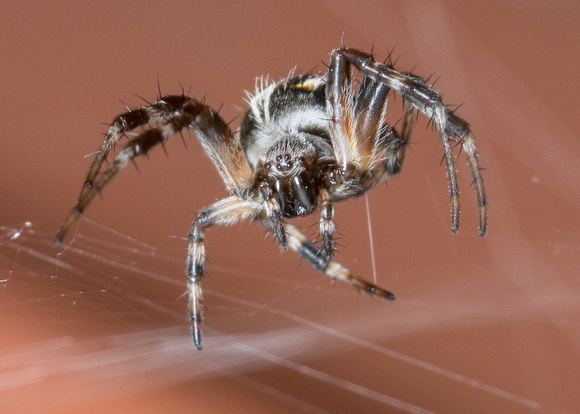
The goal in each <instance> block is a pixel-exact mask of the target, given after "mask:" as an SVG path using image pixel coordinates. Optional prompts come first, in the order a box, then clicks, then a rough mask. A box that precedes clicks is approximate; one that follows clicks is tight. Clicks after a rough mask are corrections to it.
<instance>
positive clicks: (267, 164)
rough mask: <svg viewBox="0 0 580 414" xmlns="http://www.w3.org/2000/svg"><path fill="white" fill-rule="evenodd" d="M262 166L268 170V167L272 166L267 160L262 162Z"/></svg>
mask: <svg viewBox="0 0 580 414" xmlns="http://www.w3.org/2000/svg"><path fill="white" fill-rule="evenodd" d="M264 167H265V168H266V169H267V170H269V169H270V168H272V164H270V163H269V162H267V163H266V164H264Z"/></svg>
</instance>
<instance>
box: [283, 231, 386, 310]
mask: <svg viewBox="0 0 580 414" xmlns="http://www.w3.org/2000/svg"><path fill="white" fill-rule="evenodd" d="M285 229H286V237H287V239H288V246H289V247H290V248H291V249H292V250H294V251H295V252H296V253H298V254H299V255H300V256H301V257H302V258H304V259H305V260H306V261H307V262H308V263H309V264H310V266H312V267H313V268H314V269H316V270H318V271H320V272H324V273H325V274H326V275H327V276H329V277H330V278H332V279H334V280H336V279H338V280H340V281H342V282H345V283H347V284H349V285H351V286H352V287H354V288H355V289H357V290H361V291H363V292H365V293H368V294H370V295H374V296H378V297H381V298H384V299H388V300H395V295H394V294H393V293H391V292H389V291H388V290H385V289H383V288H381V287H379V286H377V285H375V284H373V283H371V282H369V281H368V280H366V279H364V278H362V277H360V276H358V275H355V274H354V273H352V272H351V271H350V270H348V269H347V268H345V267H344V266H343V265H341V264H340V263H337V262H335V261H333V260H327V259H326V258H324V257H323V255H322V253H321V251H320V250H319V249H318V247H317V246H316V245H315V244H314V243H312V242H310V241H309V240H308V238H307V237H306V236H305V235H304V234H302V233H301V232H300V231H299V230H298V229H297V228H296V227H295V226H293V225H292V224H286V225H285Z"/></svg>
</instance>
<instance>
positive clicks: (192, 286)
mask: <svg viewBox="0 0 580 414" xmlns="http://www.w3.org/2000/svg"><path fill="white" fill-rule="evenodd" d="M187 295H188V297H189V310H188V313H189V321H190V326H191V334H192V337H193V344H194V345H195V347H196V348H197V349H198V350H200V351H201V349H202V347H201V328H202V326H203V317H202V314H201V311H202V308H203V295H202V291H201V281H200V280H195V281H192V282H188V284H187Z"/></svg>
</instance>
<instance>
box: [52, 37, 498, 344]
mask: <svg viewBox="0 0 580 414" xmlns="http://www.w3.org/2000/svg"><path fill="white" fill-rule="evenodd" d="M352 67H355V68H356V69H357V70H358V71H360V72H361V73H362V79H361V81H360V84H359V86H358V88H356V87H355V86H353V80H352V73H351V70H352ZM391 93H395V94H398V95H400V96H401V97H402V98H403V102H404V104H405V113H404V116H403V120H402V122H401V125H400V127H399V128H398V131H397V130H395V128H393V127H392V126H391V125H389V124H388V123H387V121H386V119H385V117H386V114H387V98H388V96H389V94H391ZM249 103H250V109H249V110H248V112H247V113H246V116H245V117H244V120H243V122H242V126H241V129H240V131H239V133H232V131H231V130H230V128H229V127H228V125H227V124H226V123H225V122H224V120H223V119H222V118H221V117H220V116H219V115H218V114H217V113H216V112H214V111H213V110H212V108H211V107H209V106H207V105H206V104H205V103H204V102H200V101H198V100H196V99H195V98H193V97H190V96H187V95H186V94H181V95H172V96H159V97H158V99H157V101H156V102H154V103H152V104H148V105H147V106H145V107H141V108H138V109H134V110H129V111H128V112H126V113H123V114H121V115H119V116H117V117H116V118H115V119H114V120H113V122H112V124H111V127H110V128H109V131H108V133H107V135H106V137H105V141H104V142H103V144H102V146H101V148H100V150H99V151H98V153H97V156H96V159H95V161H94V162H93V165H92V167H91V168H90V170H89V173H88V174H87V178H86V180H85V183H84V186H83V188H82V190H81V194H80V196H79V198H78V200H77V203H76V205H75V207H74V209H73V212H72V213H71V214H70V215H69V216H68V217H67V219H66V220H65V222H64V223H63V224H62V226H61V228H60V230H59V232H58V234H57V237H56V243H57V244H58V243H60V242H61V241H62V239H63V237H64V236H65V234H66V233H67V232H68V231H69V230H70V228H71V226H72V224H73V223H74V221H75V220H76V219H77V218H78V217H80V216H81V215H82V214H83V212H84V210H85V208H86V207H87V205H88V204H89V203H90V201H91V200H92V199H93V197H94V196H95V195H96V194H98V193H99V191H101V189H102V188H103V187H104V186H105V185H106V184H107V183H108V182H109V180H110V179H111V178H112V177H113V176H115V174H116V173H117V172H119V171H120V170H121V169H122V168H123V167H125V165H127V163H128V162H129V161H131V160H133V159H134V158H135V157H137V156H140V155H144V154H146V153H147V152H148V151H149V150H150V149H152V148H153V147H154V146H156V145H157V144H163V143H164V142H165V141H167V140H168V139H169V138H170V137H171V136H173V135H174V134H176V133H181V131H182V130H183V129H190V130H192V131H193V132H194V133H195V134H196V135H197V137H198V138H199V140H200V142H201V145H202V147H203V149H204V151H205V152H206V153H207V154H208V155H209V157H210V158H211V160H212V161H213V163H214V164H215V166H216V167H217V169H218V172H219V173H220V175H221V177H222V179H223V180H224V183H225V185H226V187H227V188H228V190H229V191H230V192H231V195H230V196H229V197H227V198H224V199H222V200H219V201H217V202H215V203H213V204H212V205H210V206H208V207H206V208H204V209H202V210H201V211H200V212H199V214H198V216H197V218H196V219H195V221H194V222H193V224H192V225H191V228H190V230H189V233H188V240H189V249H188V255H187V270H186V272H187V286H188V287H187V293H188V296H189V308H190V313H189V315H190V320H191V324H192V332H193V340H194V343H195V346H196V347H197V348H198V349H201V326H202V307H203V306H202V305H203V302H202V289H201V280H202V278H203V276H204V274H205V229H206V228H208V227H210V226H212V225H214V224H233V223H235V222H237V221H240V220H242V219H251V220H255V221H257V222H259V223H260V224H261V225H263V226H264V227H265V228H266V229H267V230H268V232H270V233H271V234H272V235H273V236H274V237H275V239H276V240H277V241H278V243H279V244H280V246H281V247H282V248H286V247H290V248H291V249H293V250H295V251H296V252H297V253H298V254H299V255H300V256H301V257H303V258H304V259H305V260H306V261H308V263H310V265H311V266H312V267H314V268H315V269H316V270H319V271H321V272H324V273H326V274H327V275H328V276H330V277H331V278H333V279H338V280H341V281H343V282H346V283H348V284H350V285H351V286H353V287H355V288H357V289H360V290H363V291H365V292H367V293H369V294H372V295H376V296H379V297H382V298H386V299H390V300H392V299H394V298H395V296H394V295H393V294H392V293H391V292H389V291H387V290H385V289H382V288H380V287H378V286H376V285H374V284H372V283H370V282H368V281H367V280H365V279H363V278H362V277H360V276H357V275H355V274H353V273H351V272H350V271H349V270H348V269H346V268H345V267H343V266H342V265H340V264H339V263H337V262H335V261H334V260H333V257H334V253H335V242H334V222H333V216H334V203H336V202H339V201H343V200H346V199H349V198H352V197H358V196H361V195H362V194H364V193H365V192H367V191H368V190H370V189H371V188H372V187H373V186H374V185H375V184H377V183H379V182H383V181H386V180H388V179H389V178H390V177H391V176H392V175H395V174H398V173H399V172H400V170H401V166H402V162H403V156H404V152H405V147H406V144H407V143H408V140H409V136H410V134H411V130H412V129H413V126H414V124H415V119H416V115H417V112H422V113H424V114H425V115H426V116H428V117H429V118H431V120H432V122H433V124H434V126H435V128H436V129H437V132H438V134H439V138H440V141H441V146H442V149H443V159H444V161H445V166H446V171H447V177H448V180H449V193H450V196H451V230H452V232H456V231H457V229H458V227H459V190H458V187H457V170H456V167H455V157H454V155H453V152H452V145H451V143H450V141H454V142H456V143H458V144H460V145H461V147H462V148H463V149H464V152H465V154H466V157H467V162H468V165H469V167H470V169H471V173H472V176H473V186H474V188H475V192H476V195H477V200H478V206H479V232H480V235H481V236H483V235H484V234H485V233H486V227H487V203H486V196H485V187H484V182H483V177H482V174H481V168H480V167H479V160H478V154H477V151H476V148H475V140H474V138H473V134H472V133H471V130H470V128H469V125H468V124H467V122H465V121H464V120H462V119H461V118H459V117H458V116H456V115H455V114H454V113H453V111H450V110H449V109H448V108H447V107H446V106H445V105H444V103H443V100H442V98H441V94H439V92H437V91H436V90H434V89H432V88H431V87H429V86H427V85H426V83H425V82H424V81H423V80H422V79H420V78H418V77H416V76H414V75H411V74H409V73H403V72H399V71H397V70H395V69H394V68H393V66H392V65H391V64H390V63H380V62H377V61H376V60H374V58H373V56H372V55H369V54H366V53H363V52H361V51H358V50H356V49H350V48H342V49H336V50H334V51H332V53H331V55H330V62H329V65H328V72H327V73H326V74H306V75H297V76H290V77H288V78H285V79H282V80H281V81H279V82H274V83H272V84H270V85H267V86H266V87H264V86H262V87H261V88H258V91H257V93H256V94H255V95H254V96H251V99H250V102H249ZM138 128H143V130H142V131H141V132H139V133H137V135H136V136H135V137H134V138H132V139H130V140H129V143H128V144H127V146H126V147H125V148H124V149H123V150H122V151H121V152H120V153H119V154H118V155H117V156H116V157H115V158H114V159H113V160H112V162H111V163H110V164H109V166H108V167H107V168H105V169H102V168H101V167H102V165H103V163H104V161H105V160H106V159H107V155H108V154H109V152H110V151H111V149H112V148H113V147H114V145H115V143H116V142H117V141H118V139H119V138H121V137H122V136H125V135H126V134H127V133H128V132H129V131H132V130H135V129H138ZM317 206H320V228H319V235H320V240H321V242H320V247H319V246H317V245H316V244H314V243H313V242H311V241H309V240H308V239H307V238H306V237H305V236H304V235H303V234H302V233H301V232H300V231H299V230H298V229H297V228H296V227H295V226H293V225H292V224H290V223H288V220H289V219H291V218H293V217H298V216H305V215H309V214H311V213H312V212H313V211H314V210H315V209H316V207H317Z"/></svg>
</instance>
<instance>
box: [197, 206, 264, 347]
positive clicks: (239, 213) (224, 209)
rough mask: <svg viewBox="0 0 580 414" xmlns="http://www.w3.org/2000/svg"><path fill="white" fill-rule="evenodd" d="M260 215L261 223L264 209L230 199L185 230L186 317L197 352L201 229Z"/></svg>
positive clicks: (202, 262)
mask: <svg viewBox="0 0 580 414" xmlns="http://www.w3.org/2000/svg"><path fill="white" fill-rule="evenodd" d="M260 214H261V215H262V220H265V213H264V208H263V205H262V204H261V203H258V202H255V201H251V200H245V199H242V198H239V197H237V196H230V197H227V198H224V199H222V200H219V201H216V202H215V203H213V204H212V205H210V206H208V207H205V208H203V209H202V210H201V211H200V212H199V214H198V215H197V218H196V219H195V221H194V222H193V223H192V225H191V227H190V229H189V233H188V236H187V239H188V241H189V246H188V250H187V267H186V274H187V294H188V299H189V300H188V305H189V312H188V315H189V318H190V323H191V332H192V335H193V343H194V344H195V347H196V348H197V349H201V348H202V346H201V336H202V335H201V329H202V323H203V316H202V310H203V293H202V289H201V280H202V278H203V277H204V275H205V229H207V228H208V227H210V226H213V225H214V224H222V225H231V224H234V223H237V222H238V221H240V220H244V219H256V218H258V216H259V215H260Z"/></svg>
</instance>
